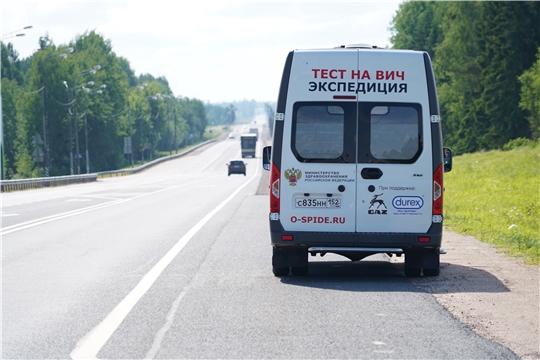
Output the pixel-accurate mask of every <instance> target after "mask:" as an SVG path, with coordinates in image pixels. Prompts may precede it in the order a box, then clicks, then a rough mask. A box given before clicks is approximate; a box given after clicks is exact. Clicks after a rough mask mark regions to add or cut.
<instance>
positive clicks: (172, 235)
mask: <svg viewBox="0 0 540 360" xmlns="http://www.w3.org/2000/svg"><path fill="white" fill-rule="evenodd" d="M239 131H241V130H239ZM259 143H261V142H260V141H259ZM259 145H260V144H259ZM260 153H261V148H260V146H259V148H258V149H257V154H260ZM233 158H240V145H239V140H238V137H237V138H236V139H225V140H223V141H218V142H216V143H213V144H211V145H207V146H205V147H203V148H201V149H199V150H197V151H195V152H193V153H190V154H189V155H186V156H184V157H181V158H179V159H175V160H171V161H168V162H165V163H162V164H159V165H156V166H155V167H152V168H150V169H148V170H146V171H144V172H142V173H140V174H136V175H130V176H125V177H117V178H107V179H100V180H99V181H98V182H97V183H90V184H81V185H70V186H65V187H58V188H47V189H38V190H27V191H20V192H13V193H4V194H2V358H3V359H49V358H60V359H69V358H72V359H92V358H100V359H186V358H188V359H198V358H204V359H217V358H220V359H260V358H267V359H277V358H279V359H300V358H301V359H308V358H309V359H329V358H334V359H338V358H340V359H341V358H361V359H366V358H369V359H387V358H400V359H419V358H430V359H432V358H437V359H465V358H467V359H488V358H489V359H513V358H517V357H516V356H515V354H514V353H512V352H511V351H510V350H509V349H507V348H505V347H503V346H501V345H499V344H497V343H494V342H491V341H488V340H485V339H483V338H481V337H479V336H478V335H476V334H475V333H474V332H472V331H471V330H470V329H469V328H467V327H466V326H464V325H463V324H461V323H460V322H458V321H457V320H456V319H455V318H454V317H452V316H451V315H450V314H449V313H448V312H447V311H446V310H445V309H444V308H443V307H442V306H441V305H439V304H438V303H437V301H436V300H435V299H434V297H433V296H432V295H430V294H428V293H425V292H424V291H422V289H420V288H419V287H417V286H415V285H414V283H413V281H411V280H410V279H408V278H406V277H405V276H404V275H403V264H402V263H400V262H395V261H391V260H390V259H389V258H388V257H386V256H382V255H378V256H374V257H370V258H367V259H365V260H363V261H361V262H357V263H352V262H350V261H348V260H347V259H345V258H340V257H338V256H335V255H334V256H333V255H330V254H329V255H327V256H325V257H324V258H320V257H317V258H310V272H309V274H308V275H307V276H305V277H292V276H290V277H283V278H277V277H274V276H273V274H272V269H271V253H272V251H271V247H270V240H269V233H268V202H269V201H268V198H267V196H266V195H259V194H258V189H259V185H260V182H261V179H266V178H265V177H263V176H262V173H263V171H264V170H262V166H261V163H260V158H259V157H258V158H254V159H251V158H248V159H245V161H246V162H247V164H248V165H247V176H243V175H231V176H227V168H226V163H227V162H228V161H229V160H230V159H233ZM263 181H264V180H263ZM263 185H264V184H263Z"/></svg>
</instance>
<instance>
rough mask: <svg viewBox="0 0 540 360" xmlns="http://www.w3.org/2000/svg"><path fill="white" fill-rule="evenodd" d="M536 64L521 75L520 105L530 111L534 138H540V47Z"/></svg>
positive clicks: (529, 118) (529, 119)
mask: <svg viewBox="0 0 540 360" xmlns="http://www.w3.org/2000/svg"><path fill="white" fill-rule="evenodd" d="M536 59H537V60H536V62H535V63H534V65H533V66H532V67H531V68H530V69H528V70H527V71H525V72H524V73H523V74H522V75H521V76H520V77H519V81H520V83H521V101H520V103H519V106H520V107H521V108H522V109H524V110H526V111H527V112H528V113H529V116H528V117H527V120H528V121H529V125H530V128H531V133H532V138H533V140H538V139H539V138H540V47H539V48H538V53H537V55H536Z"/></svg>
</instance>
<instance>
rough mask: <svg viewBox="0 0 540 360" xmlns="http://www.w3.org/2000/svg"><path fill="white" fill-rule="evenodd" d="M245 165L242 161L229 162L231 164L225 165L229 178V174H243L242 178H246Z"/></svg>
mask: <svg viewBox="0 0 540 360" xmlns="http://www.w3.org/2000/svg"><path fill="white" fill-rule="evenodd" d="M246 165H247V164H246V163H244V162H243V161H242V160H231V162H230V163H228V164H227V167H228V169H229V171H228V173H229V176H231V174H244V176H246Z"/></svg>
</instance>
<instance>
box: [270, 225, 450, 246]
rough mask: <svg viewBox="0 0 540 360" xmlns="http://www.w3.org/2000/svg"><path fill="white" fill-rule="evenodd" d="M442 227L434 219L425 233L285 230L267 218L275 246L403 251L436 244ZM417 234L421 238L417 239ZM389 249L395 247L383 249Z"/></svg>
mask: <svg viewBox="0 0 540 360" xmlns="http://www.w3.org/2000/svg"><path fill="white" fill-rule="evenodd" d="M442 229H443V226H442V224H441V223H438V224H435V223H434V224H432V225H431V227H430V228H429V230H428V231H427V232H426V233H360V232H356V233H337V232H297V231H285V230H284V229H283V227H282V226H281V224H280V223H279V221H272V220H270V240H271V243H272V246H274V247H278V248H284V247H296V248H304V249H309V248H314V249H316V248H321V247H325V248H332V249H334V248H366V249H369V250H370V252H373V253H377V252H382V253H387V252H390V253H399V251H398V250H401V252H406V251H407V250H413V251H414V250H422V249H438V248H440V247H441V243H442ZM284 236H288V237H287V239H288V240H283V239H284ZM290 237H292V239H290ZM420 238H422V240H423V241H420ZM428 239H429V241H427V240H428ZM389 249H390V250H391V249H394V250H396V251H387V250H389ZM351 250H352V249H351ZM351 250H349V251H351ZM358 250H359V251H362V250H361V249H358ZM314 252H320V251H314Z"/></svg>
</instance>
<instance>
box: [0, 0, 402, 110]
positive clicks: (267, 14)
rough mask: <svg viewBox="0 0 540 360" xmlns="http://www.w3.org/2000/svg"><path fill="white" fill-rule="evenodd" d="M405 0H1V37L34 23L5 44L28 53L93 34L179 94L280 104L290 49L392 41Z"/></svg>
mask: <svg viewBox="0 0 540 360" xmlns="http://www.w3.org/2000/svg"><path fill="white" fill-rule="evenodd" d="M401 2H402V1H389V2H363V1H353V2H269V1H265V2H263V1H226V0H225V1H209V0H199V1H181V2H176V1H175V2H172V1H161V0H157V1H124V2H59V1H41V2H23V1H2V5H1V7H2V34H3V36H4V35H5V34H7V33H10V32H12V31H15V30H18V29H21V28H23V27H24V26H28V25H31V26H33V28H32V29H30V30H26V31H25V33H26V36H24V37H15V38H9V39H5V40H4V41H6V42H12V43H13V45H14V47H15V49H16V50H17V51H18V52H19V55H20V57H23V58H24V57H27V56H29V55H31V54H32V53H33V52H35V51H36V50H37V47H38V40H39V37H40V36H43V35H45V34H49V37H50V38H51V39H52V40H53V41H54V43H55V44H56V45H62V44H67V43H69V41H71V40H73V39H74V38H75V37H76V36H77V35H80V34H83V33H84V32H85V31H92V30H95V31H96V32H97V33H99V34H101V35H102V36H103V37H104V38H105V39H107V40H110V41H111V44H112V48H113V51H114V52H115V53H116V54H117V55H119V56H123V57H125V58H126V59H128V60H129V62H130V63H131V67H132V68H133V69H134V70H135V73H136V74H137V75H139V74H142V73H149V74H151V75H153V76H155V77H159V76H165V77H166V78H167V80H168V81H169V84H170V86H171V89H172V91H173V92H174V95H177V96H186V97H190V98H197V99H200V100H202V101H209V102H229V101H236V100H238V101H239V100H244V99H247V100H252V99H253V100H257V101H275V100H276V98H277V92H278V89H279V81H280V78H281V72H282V70H283V64H284V62H285V58H286V56H287V53H288V52H289V51H291V50H293V49H306V48H325V47H335V46H339V45H344V44H356V43H365V44H373V45H378V46H382V47H385V46H391V43H390V36H391V32H390V29H389V27H390V25H391V21H392V18H393V17H394V16H395V14H396V11H397V9H398V8H399V4H400V3H401Z"/></svg>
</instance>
